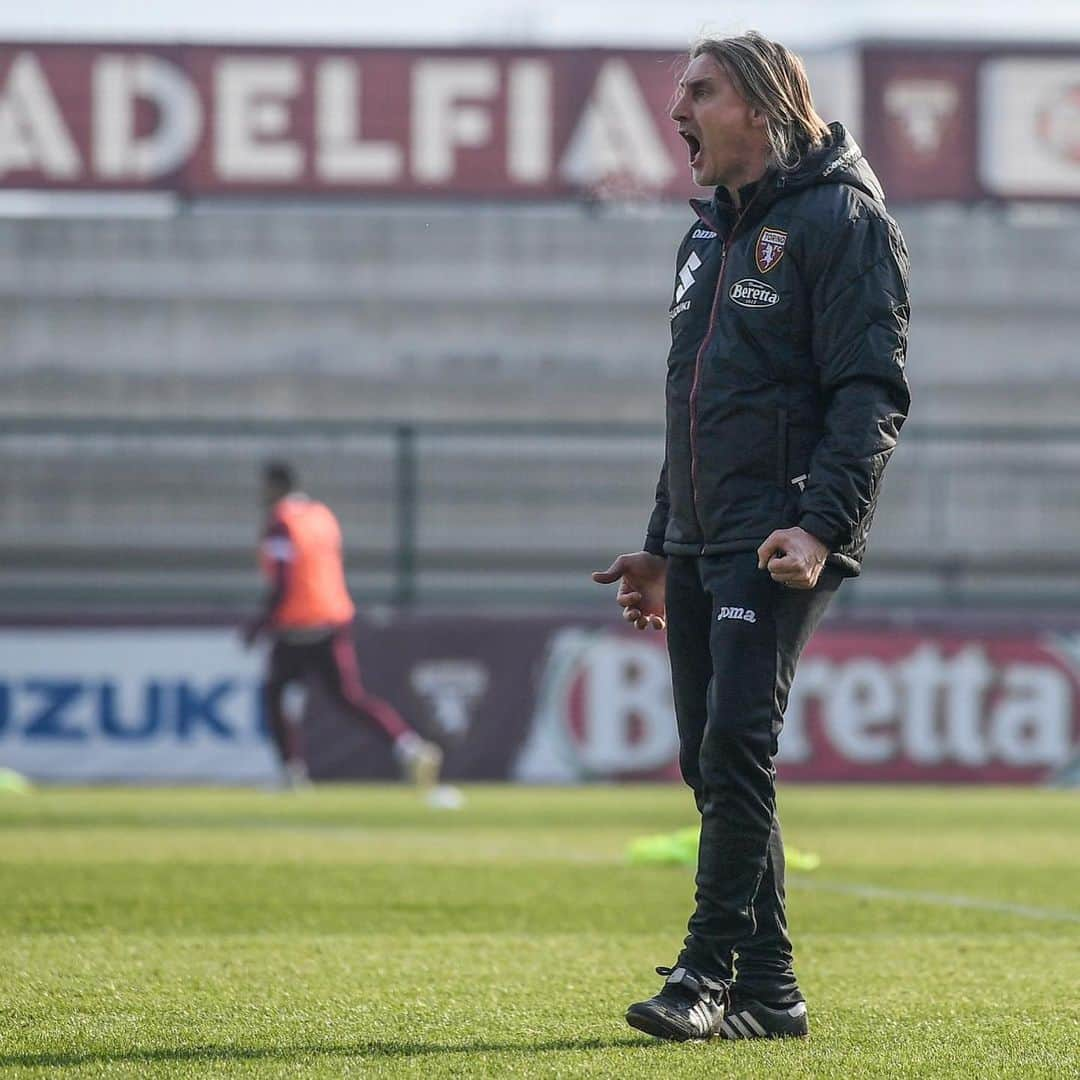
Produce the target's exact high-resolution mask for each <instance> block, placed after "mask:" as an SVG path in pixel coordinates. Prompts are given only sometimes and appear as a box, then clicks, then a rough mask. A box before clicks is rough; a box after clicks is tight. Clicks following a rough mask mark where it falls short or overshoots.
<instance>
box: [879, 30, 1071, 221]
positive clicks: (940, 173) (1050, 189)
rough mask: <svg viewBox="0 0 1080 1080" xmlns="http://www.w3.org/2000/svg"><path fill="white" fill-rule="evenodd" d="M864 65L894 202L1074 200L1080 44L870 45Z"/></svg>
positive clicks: (882, 161) (884, 170)
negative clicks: (1078, 45)
mask: <svg viewBox="0 0 1080 1080" xmlns="http://www.w3.org/2000/svg"><path fill="white" fill-rule="evenodd" d="M861 70H862V77H861V87H862V101H863V108H862V118H861V124H860V127H859V129H858V130H859V134H860V141H861V143H862V146H863V149H864V150H865V151H866V154H867V157H868V158H869V160H870V162H871V164H873V166H874V168H875V169H876V170H877V172H878V175H879V176H880V177H881V178H882V180H883V182H884V184H885V191H886V194H887V195H888V196H889V198H890V200H891V201H892V202H912V201H919V200H926V199H933V200H959V201H963V202H972V201H976V200H980V199H986V198H995V199H998V198H1001V199H1078V198H1080V47H1077V46H1075V45H1074V46H1062V45H1047V46H1037V45H1025V46H1021V47H1011V48H1010V47H1002V46H1000V45H995V46H977V45H973V46H968V47H964V46H955V45H943V46H941V47H934V48H928V47H926V46H919V45H899V44H898V45H888V44H879V45H868V46H866V47H865V48H864V49H863V50H862V53H861Z"/></svg>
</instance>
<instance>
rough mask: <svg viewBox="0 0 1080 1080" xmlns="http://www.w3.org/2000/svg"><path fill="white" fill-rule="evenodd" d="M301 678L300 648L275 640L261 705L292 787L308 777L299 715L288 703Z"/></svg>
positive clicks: (284, 773)
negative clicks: (293, 713)
mask: <svg viewBox="0 0 1080 1080" xmlns="http://www.w3.org/2000/svg"><path fill="white" fill-rule="evenodd" d="M302 678H303V657H302V655H301V652H300V649H299V647H298V646H296V645H293V644H289V643H288V642H284V641H276V642H274V645H273V647H272V648H271V650H270V661H269V666H268V670H267V677H266V682H265V684H264V686H263V705H264V708H265V710H266V723H267V727H268V728H269V729H270V738H271V740H272V741H273V744H274V749H275V751H276V752H277V756H278V761H279V763H280V764H281V769H282V773H283V775H284V777H285V781H286V782H287V783H289V784H290V785H291V786H296V785H297V784H298V783H302V782H306V780H307V763H306V762H305V760H304V752H303V746H302V742H301V737H300V723H299V717H297V716H294V715H292V713H291V712H290V709H289V706H288V699H289V697H290V694H291V692H292V691H293V690H295V689H296V688H297V687H299V686H302Z"/></svg>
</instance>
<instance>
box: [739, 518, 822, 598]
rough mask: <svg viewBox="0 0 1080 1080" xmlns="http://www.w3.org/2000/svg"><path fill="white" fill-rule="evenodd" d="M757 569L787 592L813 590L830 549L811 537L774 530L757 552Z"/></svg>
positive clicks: (797, 530)
mask: <svg viewBox="0 0 1080 1080" xmlns="http://www.w3.org/2000/svg"><path fill="white" fill-rule="evenodd" d="M757 555H758V569H759V570H768V571H769V575H770V576H771V577H772V579H773V581H778V582H779V583H780V584H781V585H786V586H787V587H788V588H790V589H812V588H813V587H814V586H815V585H816V584H817V583H818V578H819V577H820V576H821V570H822V567H823V566H824V565H825V560H826V559H827V558H828V556H829V549H828V548H827V547H826V546H825V545H824V544H823V543H822V542H821V541H820V540H819V539H818V538H817V537H816V536H814V535H813V534H812V533H808V532H807V531H806V530H805V529H800V528H799V527H798V526H797V525H796V526H795V528H793V529H777V530H776V531H775V532H772V533H770V534H769V537H768V539H767V540H766V541H765V543H764V544H762V545H761V547H759V548H758V550H757Z"/></svg>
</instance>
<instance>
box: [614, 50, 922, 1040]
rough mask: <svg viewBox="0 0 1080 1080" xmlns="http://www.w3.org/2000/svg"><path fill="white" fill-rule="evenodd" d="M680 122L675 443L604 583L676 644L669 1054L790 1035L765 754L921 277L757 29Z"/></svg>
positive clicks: (802, 78)
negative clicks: (684, 907)
mask: <svg viewBox="0 0 1080 1080" xmlns="http://www.w3.org/2000/svg"><path fill="white" fill-rule="evenodd" d="M671 119H672V120H673V121H674V122H675V123H676V124H677V125H678V128H679V134H680V135H682V137H683V138H684V139H685V141H686V145H687V147H688V149H689V155H690V171H691V173H692V174H693V178H694V181H695V182H696V183H697V184H700V185H702V186H704V187H711V188H714V189H715V190H714V192H713V196H712V198H711V199H709V200H708V201H704V200H693V201H692V203H691V205H692V206H693V209H694V212H695V213H696V214H697V220H696V221H694V223H693V224H692V226H691V228H690V229H689V231H688V232H687V234H686V237H685V238H684V240H683V242H682V245H681V246H680V248H679V252H678V256H677V259H676V276H675V291H674V295H673V298H672V304H671V310H670V312H669V314H670V318H671V352H670V354H669V356H668V369H667V445H666V454H665V461H664V466H663V469H662V471H661V473H660V482H659V484H658V486H657V491H656V507H655V509H654V510H653V513H652V517H651V518H650V519H649V525H648V530H647V536H646V540H645V545H644V549H643V550H642V551H638V552H635V553H634V554H628V555H620V556H619V557H618V558H617V559H616V560H615V562H614V563H613V564H612V565H611V567H610V568H609V569H608V570H606V571H603V572H602V573H596V574H594V575H593V578H594V580H596V581H598V582H601V583H611V582H615V581H619V582H620V586H619V593H618V603H619V604H620V605H621V606H622V608H623V616H624V618H626V619H627V620H628V621H629V622H630V623H632V624H633V625H634V626H636V627H637V628H638V629H639V630H648V629H657V630H659V629H664V628H665V626H666V628H667V631H668V649H669V652H670V656H671V670H672V681H673V685H674V695H675V712H676V716H677V719H678V726H679V743H680V751H679V754H680V764H681V768H682V774H683V777H684V778H685V780H686V782H687V784H688V785H689V786H690V787H691V788H692V789H693V792H694V797H695V799H696V802H697V807H698V810H699V811H700V813H701V840H700V847H699V851H698V868H697V878H696V885H697V890H696V905H695V909H694V912H693V914H692V915H691V917H690V923H689V933H688V935H687V937H686V939H685V942H684V944H683V949H682V952H681V953H680V954H679V956H678V958H677V959H676V960H675V962H674V964H673V965H672V966H671V967H661V968H658V969H657V971H658V972H659V974H661V975H663V976H665V982H664V985H663V987H662V989H661V990H660V992H659V993H658V994H656V996H655V997H652V998H650V999H649V1000H647V1001H642V1002H638V1003H637V1004H634V1005H631V1006H630V1008H629V1010H628V1012H627V1020H628V1022H629V1023H630V1024H631V1025H632V1026H633V1027H635V1028H638V1029H640V1030H641V1031H645V1032H647V1033H649V1034H650V1035H655V1036H658V1037H659V1038H664V1039H676V1040H685V1039H705V1038H709V1037H711V1036H714V1035H719V1036H723V1037H726V1038H763V1037H778V1036H800V1035H805V1034H807V1032H808V1030H809V1029H808V1023H807V1011H806V1002H805V999H804V998H803V995H802V993H801V992H800V990H799V986H798V983H797V981H796V979H795V973H794V970H793V967H792V951H791V941H790V939H789V937H788V932H787V919H786V916H785V912H784V851H783V844H782V841H781V837H780V826H779V823H778V821H777V816H776V793H775V770H774V768H773V758H774V756H775V754H776V752H777V740H778V737H779V734H780V729H781V726H782V723H783V716H784V708H785V706H786V704H787V698H788V691H789V689H790V687H791V681H792V677H793V676H794V674H795V665H796V662H797V661H798V658H799V655H800V653H801V652H802V650H803V647H804V646H805V645H806V642H807V640H808V639H809V637H810V635H811V634H812V632H813V630H814V628H815V626H816V625H817V623H818V621H819V620H820V619H821V616H822V615H823V613H824V611H825V609H826V607H827V606H828V604H829V601H830V600H831V599H832V597H833V595H834V594H835V593H836V590H837V588H838V587H839V585H840V583H841V581H842V580H843V578H845V577H853V576H855V575H856V574H858V573H859V567H860V562H861V559H862V556H863V551H864V549H865V546H866V538H867V534H868V532H869V530H870V523H871V521H872V519H873V515H874V507H875V504H876V502H877V498H878V492H879V488H880V484H881V476H882V472H883V471H884V469H885V465H886V463H887V462H888V460H889V457H890V455H891V454H892V452H893V449H894V447H895V446H896V440H897V435H898V433H899V431H900V427H901V425H902V423H903V422H904V419H905V417H906V415H907V411H908V404H909V394H908V387H907V382H906V379H905V376H904V354H905V347H906V337H907V327H908V288H907V270H908V258H907V252H906V249H905V247H904V241H903V238H902V236H901V235H900V230H899V229H898V228H897V226H896V223H895V222H894V221H893V220H892V219H891V218H890V217H889V215H888V214H887V213H886V210H885V204H884V195H883V193H882V189H881V185H880V184H879V183H878V180H877V178H876V177H875V176H874V173H873V171H872V170H871V168H870V166H869V165H868V164H867V162H866V160H865V159H864V158H863V155H862V151H861V150H860V149H859V147H858V145H857V144H856V143H855V141H854V140H853V139H852V138H851V136H850V135H848V134H847V132H846V131H845V130H844V128H843V127H842V126H841V125H840V124H830V125H826V124H825V123H824V121H823V120H822V119H821V117H819V116H818V114H817V113H816V112H815V111H814V106H813V102H812V99H811V95H810V89H809V86H808V84H807V79H806V73H805V70H804V68H803V65H802V62H801V61H800V60H799V58H798V57H796V56H795V55H794V54H793V53H791V52H789V51H788V50H787V49H786V48H784V46H782V45H779V44H777V43H776V42H772V41H768V40H767V39H765V38H764V37H762V36H761V35H759V34H755V33H750V34H746V35H745V36H742V37H734V38H726V39H722V40H715V39H707V40H703V41H700V42H699V43H698V44H697V45H696V46H695V47H694V48H693V50H692V51H691V54H690V61H689V65H688V66H687V68H686V71H685V73H684V75H683V77H682V79H681V80H680V82H679V84H678V88H677V97H676V100H675V103H674V105H673V107H672V109H671Z"/></svg>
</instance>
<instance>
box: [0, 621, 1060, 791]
mask: <svg viewBox="0 0 1080 1080" xmlns="http://www.w3.org/2000/svg"><path fill="white" fill-rule="evenodd" d="M357 644H358V650H359V655H360V663H361V667H362V669H363V674H364V681H365V683H366V684H367V685H368V687H369V689H370V690H371V691H372V692H374V693H376V694H378V695H380V696H382V697H385V698H386V699H387V700H389V701H390V702H392V703H393V704H394V705H395V706H396V707H397V708H398V709H399V710H400V711H401V712H402V714H403V715H404V716H405V717H407V718H408V719H409V720H410V721H411V722H412V723H413V724H415V725H416V726H417V727H418V728H420V729H422V730H423V731H424V732H426V733H427V734H428V735H430V736H431V737H433V738H436V739H437V740H439V741H440V742H441V743H442V744H443V746H444V747H445V748H446V752H447V753H446V771H447V775H448V777H449V778H450V779H477V780H481V779H483V780H517V781H521V782H529V783H581V782H587V781H590V780H616V781H627V780H641V779H651V780H677V779H678V767H677V753H678V739H677V735H676V730H675V716H674V710H673V707H672V701H671V675H670V669H669V666H668V660H667V655H666V652H665V649H664V643H663V641H662V639H661V638H660V637H659V636H656V635H652V634H650V635H638V634H636V633H634V632H632V631H626V630H624V629H623V628H622V627H621V626H619V625H618V624H615V623H614V622H613V620H611V619H605V618H590V619H584V620H583V619H580V618H574V619H569V620H568V619H558V618H554V617H543V618H531V619H530V618H507V617H491V618H483V617H479V616H474V617H468V618H465V617H458V616H454V617H449V616H402V617H395V618H392V619H389V620H388V621H380V622H379V623H378V624H375V623H371V622H362V623H361V624H360V625H359V626H358V629H357ZM259 666H260V665H259V662H258V658H257V657H256V656H254V655H253V654H250V653H244V652H243V651H242V650H241V649H240V647H239V644H238V642H237V639H236V636H235V633H233V632H232V631H230V630H227V629H225V628H221V627H211V626H205V627H195V626H188V627H184V628H171V629H170V628H168V627H161V626H159V627H157V628H147V627H143V628H139V629H133V628H123V627H109V626H81V627H42V626H39V627H19V626H8V627H5V628H3V629H0V765H6V766H9V767H12V768H15V769H18V770H20V771H23V772H26V773H28V774H29V775H31V776H32V777H34V778H39V779H46V780H64V781H79V780H126V781H151V782H152V781H158V782H160V781H169V782H176V781H180V780H186V781H193V780H194V781H199V780H202V781H211V782H262V781H266V780H270V779H273V777H274V775H275V767H274V760H273V755H272V753H271V750H270V746H269V743H268V741H267V735H266V730H265V724H264V722H263V719H262V716H261V709H260V699H259V694H258V672H259ZM1078 677H1080V629H1077V628H1074V629H1071V630H1062V629H1049V628H1046V629H1040V628H1038V627H1031V628H1026V629H1023V630H1017V631H1010V632H1007V633H997V632H995V633H991V632H978V631H974V630H971V629H965V630H963V631H961V630H941V629H939V628H933V629H931V628H926V629H919V628H918V627H917V626H916V627H906V628H904V629H895V628H890V627H887V626H884V625H882V626H880V627H877V628H872V629H867V628H866V627H863V626H859V627H854V626H851V625H847V626H845V625H844V624H842V623H839V622H833V623H831V624H829V625H828V626H827V627H826V628H825V629H822V630H821V631H819V632H818V634H817V635H816V636H815V637H814V639H813V640H812V641H811V643H810V645H809V647H808V648H807V651H806V653H805V655H804V657H803V659H802V662H801V664H800V666H799V672H798V675H797V677H796V681H795V686H794V688H793V690H792V694H791V700H790V703H789V705H788V711H787V718H786V724H785V728H784V732H783V735H782V736H781V742H780V745H781V754H780V760H779V763H778V764H779V769H780V773H781V776H782V777H783V778H785V779H788V780H813V781H884V782H889V781H917V782H922V783H938V782H942V783H952V782H961V783H989V782H993V783H1019V784H1028V783H1038V782H1043V781H1045V780H1048V779H1050V778H1052V777H1054V776H1056V775H1064V774H1065V773H1066V772H1070V773H1080V681H1078ZM308 689H309V691H310V692H309V693H308V694H307V697H306V707H304V708H303V715H304V725H305V728H306V731H305V741H306V744H307V753H308V758H309V764H310V766H311V770H312V774H313V775H314V776H315V777H316V778H317V779H318V778H321V779H374V778H380V779H386V778H391V777H393V776H395V775H396V769H395V766H394V763H393V759H392V755H391V753H390V748H389V747H388V746H387V745H386V742H385V740H384V739H383V738H382V737H381V736H380V734H379V732H378V731H377V730H376V729H375V728H374V726H372V725H370V724H365V723H364V722H363V721H362V720H361V721H359V722H358V721H357V719H356V718H353V717H349V716H346V715H343V714H341V713H339V712H335V711H334V709H333V708H332V707H331V706H330V704H329V703H328V701H327V699H326V697H325V694H324V693H323V691H322V690H321V688H320V687H318V686H312V687H309V688H308Z"/></svg>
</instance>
